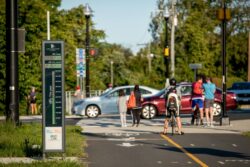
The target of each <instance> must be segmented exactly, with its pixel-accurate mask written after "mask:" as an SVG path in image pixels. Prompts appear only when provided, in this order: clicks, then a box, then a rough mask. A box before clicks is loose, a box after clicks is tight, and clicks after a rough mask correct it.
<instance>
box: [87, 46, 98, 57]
mask: <svg viewBox="0 0 250 167" xmlns="http://www.w3.org/2000/svg"><path fill="white" fill-rule="evenodd" d="M97 54H98V50H97V49H95V48H91V49H90V50H89V55H90V56H97Z"/></svg>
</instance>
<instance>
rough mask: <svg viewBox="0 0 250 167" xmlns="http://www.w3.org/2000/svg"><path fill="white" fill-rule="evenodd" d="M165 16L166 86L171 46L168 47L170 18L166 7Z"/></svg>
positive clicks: (167, 84)
mask: <svg viewBox="0 0 250 167" xmlns="http://www.w3.org/2000/svg"><path fill="white" fill-rule="evenodd" d="M164 18H165V22H166V28H165V43H164V63H165V68H166V71H165V78H166V84H165V87H168V86H169V47H168V19H169V12H168V10H167V9H166V10H165V13H164Z"/></svg>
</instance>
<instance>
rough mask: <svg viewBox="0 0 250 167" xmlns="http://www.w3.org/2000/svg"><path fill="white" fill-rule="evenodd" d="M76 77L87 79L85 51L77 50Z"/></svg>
mask: <svg viewBox="0 0 250 167" xmlns="http://www.w3.org/2000/svg"><path fill="white" fill-rule="evenodd" d="M76 76H77V77H86V54H85V49H82V48H77V49H76Z"/></svg>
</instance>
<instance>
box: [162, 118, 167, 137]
mask: <svg viewBox="0 0 250 167" xmlns="http://www.w3.org/2000/svg"><path fill="white" fill-rule="evenodd" d="M167 131H168V118H166V119H165V122H164V129H163V133H164V134H166V133H167Z"/></svg>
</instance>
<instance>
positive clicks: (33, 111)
mask: <svg viewBox="0 0 250 167" xmlns="http://www.w3.org/2000/svg"><path fill="white" fill-rule="evenodd" d="M28 99H29V101H30V108H31V114H32V115H33V114H37V108H36V90H35V87H32V88H31V91H30V93H29V96H28Z"/></svg>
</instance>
